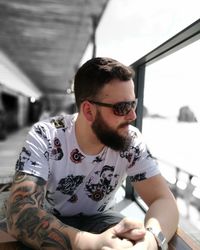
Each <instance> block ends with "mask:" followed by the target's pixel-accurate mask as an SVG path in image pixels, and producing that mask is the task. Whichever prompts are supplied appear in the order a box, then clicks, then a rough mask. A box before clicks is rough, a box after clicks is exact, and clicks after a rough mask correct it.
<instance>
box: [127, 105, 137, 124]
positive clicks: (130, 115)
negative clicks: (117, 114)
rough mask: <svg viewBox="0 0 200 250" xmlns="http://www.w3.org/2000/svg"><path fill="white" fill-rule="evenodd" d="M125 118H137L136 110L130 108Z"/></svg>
mask: <svg viewBox="0 0 200 250" xmlns="http://www.w3.org/2000/svg"><path fill="white" fill-rule="evenodd" d="M125 118H126V120H129V121H135V119H136V118H137V115H136V112H135V109H133V108H132V109H131V110H130V111H129V112H128V114H127V115H126V116H125Z"/></svg>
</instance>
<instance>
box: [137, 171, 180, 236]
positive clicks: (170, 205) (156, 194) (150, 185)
mask: <svg viewBox="0 0 200 250" xmlns="http://www.w3.org/2000/svg"><path fill="white" fill-rule="evenodd" d="M133 186H134V188H135V190H136V192H137V193H138V195H139V196H140V197H141V198H142V199H143V200H144V202H145V203H146V204H147V206H148V207H149V209H148V211H147V213H146V216H145V227H146V228H147V227H151V228H155V229H156V230H161V231H162V232H163V234H164V236H165V237H166V239H167V241H169V240H170V239H171V238H172V236H173V235H174V233H175V232H176V229H177V226H178V219H179V215H178V214H179V213H178V208H177V204H176V200H175V198H174V196H173V194H172V193H171V191H170V189H169V187H168V185H167V183H166V181H165V180H164V178H163V177H162V176H161V175H156V176H154V177H151V178H149V179H146V180H144V181H138V182H135V183H134V184H133Z"/></svg>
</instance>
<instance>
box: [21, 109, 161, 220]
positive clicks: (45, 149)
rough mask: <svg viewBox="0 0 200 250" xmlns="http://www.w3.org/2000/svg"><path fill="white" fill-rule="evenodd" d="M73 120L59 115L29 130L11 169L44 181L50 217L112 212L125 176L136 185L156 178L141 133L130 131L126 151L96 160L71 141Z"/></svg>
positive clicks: (155, 168)
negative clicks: (45, 182)
mask: <svg viewBox="0 0 200 250" xmlns="http://www.w3.org/2000/svg"><path fill="white" fill-rule="evenodd" d="M76 118H77V114H74V115H64V116H63V115H62V116H57V117H53V118H49V119H47V120H45V121H40V122H38V123H36V124H34V125H33V126H32V128H31V129H30V131H29V133H28V135H27V138H26V141H25V143H24V146H23V148H22V151H21V153H20V155H19V158H18V161H17V163H16V171H22V172H25V173H28V174H32V175H34V176H38V177H41V178H43V179H44V180H46V181H47V187H46V204H47V209H49V211H50V212H52V213H53V214H56V215H60V216H71V215H75V214H79V213H82V214H86V215H91V214H96V213H100V212H102V211H105V210H107V209H109V208H110V207H111V206H112V204H113V203H112V202H113V199H114V195H115V193H116V191H117V189H118V188H119V187H120V186H121V185H122V183H123V181H124V180H125V178H126V177H127V176H130V180H131V181H132V182H136V181H142V180H145V179H148V178H150V177H152V176H154V175H157V174H159V173H160V172H159V170H158V166H157V162H156V161H155V160H154V159H153V158H152V156H151V154H150V153H149V151H148V149H147V146H146V144H145V143H144V142H143V140H142V136H141V133H140V132H139V130H138V129H137V128H135V127H134V126H131V125H130V126H129V130H130V134H131V135H132V143H131V145H130V146H129V148H128V150H127V151H114V150H112V149H110V148H109V147H104V148H103V150H102V152H100V153H99V154H98V155H86V154H84V153H83V152H82V151H81V149H80V148H79V145H78V143H77V141H76V136H75V121H76Z"/></svg>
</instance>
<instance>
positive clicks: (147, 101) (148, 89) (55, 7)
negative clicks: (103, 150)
mask: <svg viewBox="0 0 200 250" xmlns="http://www.w3.org/2000/svg"><path fill="white" fill-rule="evenodd" d="M199 10H200V1H199V0H190V1H188V0H168V1H160V0H151V1H148V0H140V1H136V0H0V188H1V189H2V190H0V192H1V191H3V190H4V189H5V187H6V185H7V184H9V183H10V182H11V179H12V176H13V173H14V168H15V162H16V159H17V155H18V154H19V151H20V150H21V147H22V145H23V141H24V140H25V136H26V133H27V131H28V130H29V128H30V126H31V125H32V124H33V123H35V122H37V121H38V120H40V119H43V118H45V117H48V116H51V115H55V114H61V113H74V112H76V107H75V101H74V95H73V78H74V75H75V72H76V70H77V69H78V68H79V66H80V65H82V64H83V63H84V62H85V61H86V60H88V59H90V58H92V57H95V56H106V57H112V58H115V59H117V60H119V61H121V62H122V63H124V64H126V65H131V64H134V62H137V60H139V59H140V58H143V57H144V56H145V55H148V53H149V52H151V51H154V49H155V48H157V47H159V46H160V45H161V44H163V43H165V42H166V41H168V40H169V39H171V38H172V37H173V36H175V35H176V34H178V33H179V32H181V31H182V30H184V29H186V27H190V26H191V25H192V24H194V23H195V29H196V31H195V32H196V33H195V40H194V41H193V42H191V43H189V44H187V46H182V48H181V49H179V50H178V51H176V52H175V53H172V54H170V55H168V56H165V57H163V58H162V59H160V60H158V61H157V62H156V63H153V64H150V65H148V64H147V65H146V68H145V76H144V78H145V86H144V95H143V97H142V100H143V112H141V116H142V117H141V119H142V127H141V128H140V129H141V130H142V132H143V135H144V137H145V140H146V141H147V144H148V146H149V148H150V150H151V151H152V153H153V155H154V156H155V157H156V158H157V159H158V161H159V162H160V166H161V171H162V173H163V175H164V176H165V178H166V179H167V181H168V182H169V185H170V186H171V188H172V190H173V191H174V192H175V194H176V197H177V201H178V204H179V207H180V213H181V216H182V221H181V222H182V225H183V226H184V225H185V227H186V228H187V227H188V229H187V230H188V231H190V233H191V234H193V236H194V237H196V238H198V240H200V239H199V238H200V236H199V235H200V234H199V230H200V156H199V148H200V123H199V122H200V108H199V107H200V98H199V90H198V89H199V83H200V76H199V65H200V35H199V33H200V22H199V18H200V12H199ZM188 222H189V223H190V224H191V227H189V226H188V225H190V224H188ZM197 235H198V236H197Z"/></svg>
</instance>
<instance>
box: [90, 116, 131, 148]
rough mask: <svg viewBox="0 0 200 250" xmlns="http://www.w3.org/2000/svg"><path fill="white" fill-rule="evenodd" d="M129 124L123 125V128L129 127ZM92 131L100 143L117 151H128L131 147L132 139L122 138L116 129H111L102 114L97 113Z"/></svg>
mask: <svg viewBox="0 0 200 250" xmlns="http://www.w3.org/2000/svg"><path fill="white" fill-rule="evenodd" d="M128 124H129V123H126V124H122V125H121V127H123V126H126V125H128ZM92 130H93V132H94V133H95V135H96V136H97V138H98V139H99V141H100V142H101V143H102V144H104V145H106V146H108V147H110V148H112V149H113V150H116V151H126V150H127V149H128V147H129V146H130V143H131V140H132V137H131V136H130V135H128V134H127V136H122V135H119V134H118V133H117V131H115V130H114V129H112V128H110V127H109V126H108V125H107V123H106V122H105V121H104V119H103V118H102V116H101V114H100V112H98V111H97V115H96V118H95V121H94V122H93V124H92Z"/></svg>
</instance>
